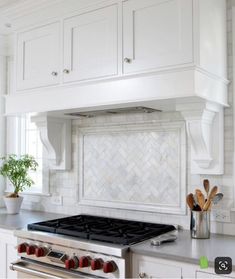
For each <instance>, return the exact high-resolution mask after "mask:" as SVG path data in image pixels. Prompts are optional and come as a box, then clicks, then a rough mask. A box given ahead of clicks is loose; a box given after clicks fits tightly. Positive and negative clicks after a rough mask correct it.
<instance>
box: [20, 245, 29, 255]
mask: <svg viewBox="0 0 235 279" xmlns="http://www.w3.org/2000/svg"><path fill="white" fill-rule="evenodd" d="M27 246H28V244H27V243H21V244H19V245H18V246H17V251H18V253H19V254H20V253H25V252H26V248H27Z"/></svg>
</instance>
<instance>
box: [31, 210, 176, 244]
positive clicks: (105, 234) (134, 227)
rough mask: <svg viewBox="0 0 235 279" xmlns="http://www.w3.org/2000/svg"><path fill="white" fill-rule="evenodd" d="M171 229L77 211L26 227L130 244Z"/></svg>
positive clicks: (173, 228)
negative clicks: (68, 215) (71, 214)
mask: <svg viewBox="0 0 235 279" xmlns="http://www.w3.org/2000/svg"><path fill="white" fill-rule="evenodd" d="M175 229H176V228H175V227H174V226H172V225H164V224H153V223H146V222H138V221H129V220H122V219H114V218H105V217H98V216H89V215H77V216H71V217H66V218H61V219H55V220H50V221H46V222H39V223H33V224H29V225H28V230H34V231H43V232H50V233H56V234H61V235H68V236H73V237H78V238H83V239H89V240H96V241H102V242H107V243H113V244H121V245H131V244H134V243H137V242H140V241H143V240H146V239H149V238H152V237H156V236H159V235H161V234H164V233H167V232H170V231H173V230H175Z"/></svg>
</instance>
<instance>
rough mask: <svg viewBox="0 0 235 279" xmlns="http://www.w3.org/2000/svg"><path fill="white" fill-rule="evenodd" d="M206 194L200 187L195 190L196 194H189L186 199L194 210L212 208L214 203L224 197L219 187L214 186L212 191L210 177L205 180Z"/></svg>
mask: <svg viewBox="0 0 235 279" xmlns="http://www.w3.org/2000/svg"><path fill="white" fill-rule="evenodd" d="M203 186H204V190H205V192H206V196H205V195H204V194H203V193H202V191H201V190H200V189H196V190H195V194H194V195H193V193H190V194H188V195H187V198H186V201H187V204H188V206H189V208H190V209H191V210H194V211H208V210H211V207H212V204H217V203H218V202H219V201H220V200H222V198H223V194H222V193H217V192H218V187H217V186H214V187H213V188H212V189H211V191H210V182H209V180H208V179H205V180H204V181H203Z"/></svg>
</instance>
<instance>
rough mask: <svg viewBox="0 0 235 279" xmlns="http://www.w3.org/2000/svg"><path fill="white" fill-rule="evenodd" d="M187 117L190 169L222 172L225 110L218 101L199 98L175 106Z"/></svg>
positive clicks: (214, 172) (210, 172) (192, 170)
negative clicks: (197, 100)
mask: <svg viewBox="0 0 235 279" xmlns="http://www.w3.org/2000/svg"><path fill="white" fill-rule="evenodd" d="M176 110H177V111H180V112H181V114H182V116H183V117H184V119H185V120H186V125H187V133H188V139H189V143H190V144H191V173H193V174H223V172H224V110H223V107H222V106H221V105H218V104H214V103H210V102H206V101H205V102H203V101H202V102H200V103H187V104H179V105H177V107H176Z"/></svg>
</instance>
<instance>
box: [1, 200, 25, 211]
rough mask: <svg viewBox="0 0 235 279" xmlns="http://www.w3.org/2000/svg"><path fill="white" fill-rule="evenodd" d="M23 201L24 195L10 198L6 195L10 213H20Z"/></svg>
mask: <svg viewBox="0 0 235 279" xmlns="http://www.w3.org/2000/svg"><path fill="white" fill-rule="evenodd" d="M22 201H23V197H18V198H8V197H4V202H5V205H6V208H7V213H8V214H18V213H19V212H20V207H21V204H22Z"/></svg>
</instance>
